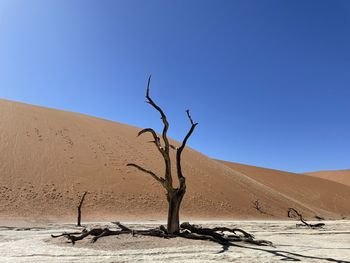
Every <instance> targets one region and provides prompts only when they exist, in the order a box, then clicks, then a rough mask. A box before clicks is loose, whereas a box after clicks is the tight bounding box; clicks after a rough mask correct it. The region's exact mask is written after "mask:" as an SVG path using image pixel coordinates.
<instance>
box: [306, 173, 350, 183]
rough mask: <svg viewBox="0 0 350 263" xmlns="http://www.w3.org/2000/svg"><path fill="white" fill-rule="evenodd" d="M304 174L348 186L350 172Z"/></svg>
mask: <svg viewBox="0 0 350 263" xmlns="http://www.w3.org/2000/svg"><path fill="white" fill-rule="evenodd" d="M305 174H307V175H311V176H315V177H318V178H323V179H327V180H330V181H334V182H338V183H341V184H345V185H348V186H350V170H333V171H318V172H309V173H305Z"/></svg>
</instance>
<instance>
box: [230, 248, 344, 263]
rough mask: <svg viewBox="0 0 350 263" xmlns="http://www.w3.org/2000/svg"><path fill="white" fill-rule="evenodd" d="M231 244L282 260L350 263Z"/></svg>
mask: <svg viewBox="0 0 350 263" xmlns="http://www.w3.org/2000/svg"><path fill="white" fill-rule="evenodd" d="M231 246H235V247H240V248H244V249H251V250H257V251H263V252H266V253H270V254H272V255H273V256H276V257H281V259H280V260H281V261H301V259H299V258H303V259H315V260H319V261H328V262H337V263H350V261H346V260H341V259H335V258H327V257H317V256H308V255H303V254H299V253H295V252H289V251H285V250H273V249H265V248H260V247H249V246H243V245H239V244H231ZM298 257H299V258H298Z"/></svg>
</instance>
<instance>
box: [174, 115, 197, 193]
mask: <svg viewBox="0 0 350 263" xmlns="http://www.w3.org/2000/svg"><path fill="white" fill-rule="evenodd" d="M186 113H187V117H188V119H189V120H190V123H191V128H190V130H189V131H188V133H187V134H186V136H185V138H184V140H183V141H182V144H181V146H180V147H179V148H178V149H177V152H176V168H177V177H178V178H179V182H180V188H181V187H184V183H185V177H184V176H183V174H182V168H181V154H182V151H183V149H184V148H185V146H186V143H187V140H188V139H189V138H190V136H191V134H192V133H193V131H194V129H195V128H196V126H197V125H198V123H194V122H193V120H192V117H191V115H190V111H189V110H186Z"/></svg>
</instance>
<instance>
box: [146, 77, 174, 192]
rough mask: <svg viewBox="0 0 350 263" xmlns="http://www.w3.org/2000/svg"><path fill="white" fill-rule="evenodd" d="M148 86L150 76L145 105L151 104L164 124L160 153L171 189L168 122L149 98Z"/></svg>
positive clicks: (148, 86)
mask: <svg viewBox="0 0 350 263" xmlns="http://www.w3.org/2000/svg"><path fill="white" fill-rule="evenodd" d="M150 84H151V76H149V78H148V83H147V90H146V98H147V103H149V104H151V105H152V107H153V108H155V109H156V110H157V111H158V112H159V113H160V116H161V119H162V121H163V124H164V127H163V132H162V138H163V141H164V149H162V151H161V153H162V155H163V159H164V163H165V181H166V184H167V187H168V188H172V185H173V179H172V177H171V162H170V156H169V147H170V144H169V140H168V137H167V132H168V129H169V123H168V120H167V118H166V116H165V114H164V112H163V110H162V109H161V108H160V107H159V106H158V105H157V104H156V103H155V102H154V101H153V100H152V98H151V97H150V96H149V88H150Z"/></svg>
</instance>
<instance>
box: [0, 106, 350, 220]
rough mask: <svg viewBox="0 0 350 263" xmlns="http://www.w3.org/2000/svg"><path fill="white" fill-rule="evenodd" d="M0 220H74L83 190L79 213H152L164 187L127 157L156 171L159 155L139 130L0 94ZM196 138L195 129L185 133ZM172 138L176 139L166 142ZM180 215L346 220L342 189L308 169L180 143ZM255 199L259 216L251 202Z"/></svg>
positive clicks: (349, 212) (348, 195) (349, 192)
mask: <svg viewBox="0 0 350 263" xmlns="http://www.w3.org/2000/svg"><path fill="white" fill-rule="evenodd" d="M0 121H1V128H0V142H1V148H0V216H1V217H27V218H40V219H49V218H57V217H60V218H63V219H72V218H73V217H74V216H75V213H76V205H77V202H78V195H80V194H81V193H82V192H83V191H89V194H88V195H87V197H86V201H85V203H84V208H83V215H84V218H88V219H98V220H108V219H112V218H113V219H122V218H133V219H140V218H143V219H158V218H163V216H164V215H165V214H166V212H167V204H166V199H165V195H164V194H165V193H164V191H163V189H162V187H161V186H160V185H158V183H157V182H155V181H154V180H153V179H152V178H150V177H149V176H148V175H146V174H143V173H141V172H139V171H137V170H136V169H134V168H132V167H126V164H127V163H128V162H135V163H138V164H140V165H143V166H144V167H146V168H148V169H152V170H153V171H154V172H156V173H158V174H160V175H161V174H162V172H163V170H162V169H163V161H162V159H161V158H160V156H159V153H158V152H157V151H156V150H155V149H154V145H152V144H149V143H146V142H147V141H148V140H150V138H149V137H147V136H144V137H137V136H136V135H137V132H138V131H139V130H140V129H139V128H136V127H132V126H129V125H125V124H121V123H116V122H112V121H107V120H103V119H98V118H94V117H90V116H86V115H82V114H78V113H71V112H65V111H60V110H54V109H48V108H43V107H37V106H32V105H27V104H22V103H17V102H11V101H6V100H0ZM193 136H195V134H194V135H193ZM173 143H175V144H176V142H173ZM183 171H184V174H185V176H186V177H187V182H188V183H187V185H188V187H187V189H188V190H187V194H186V195H185V198H184V202H183V209H182V215H183V216H184V217H196V218H217V219H219V218H222V219H223V218H228V219H234V218H266V217H269V218H286V211H287V208H288V207H290V206H293V207H296V208H298V209H300V210H301V211H302V212H303V213H305V215H307V216H314V215H316V214H317V215H321V216H326V217H328V218H339V217H341V216H350V207H349V206H348V200H350V187H349V186H345V185H342V184H338V183H334V182H330V181H327V180H323V179H319V178H314V177H310V176H306V175H298V174H292V173H285V172H280V171H274V170H268V169H263V168H257V167H250V166H244V165H239V164H233V163H227V162H220V161H216V160H213V159H211V158H209V157H207V156H205V155H203V154H201V153H199V152H197V151H195V150H192V149H190V148H187V149H185V151H184V156H183ZM255 199H259V200H260V201H261V203H262V205H263V207H264V209H265V210H266V212H267V214H261V213H259V212H257V211H256V210H255V209H254V208H253V206H252V204H251V202H252V201H254V200H255Z"/></svg>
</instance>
